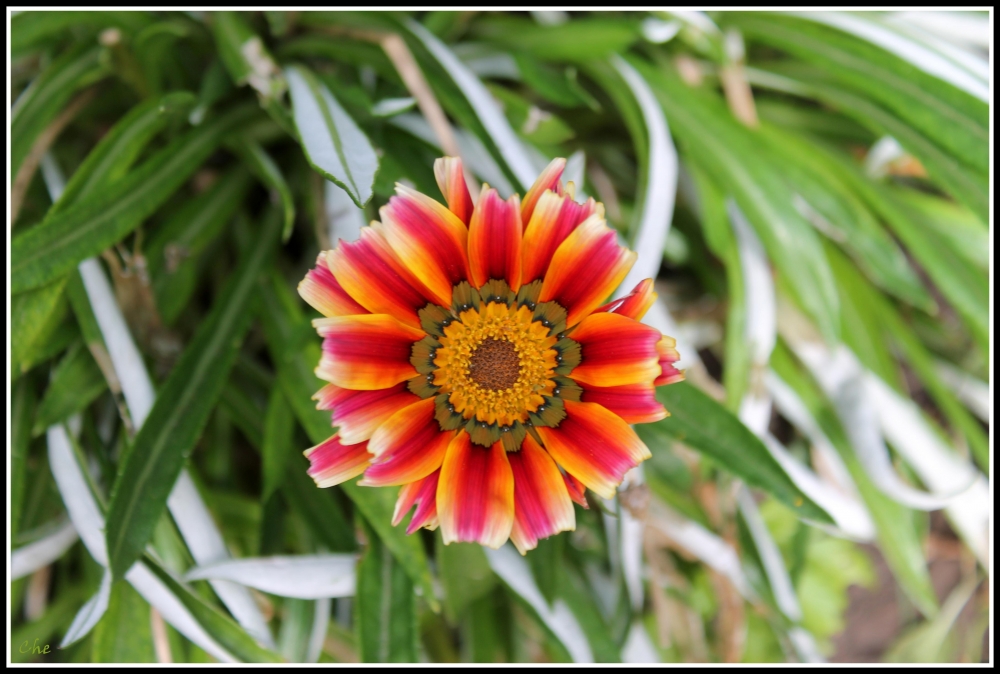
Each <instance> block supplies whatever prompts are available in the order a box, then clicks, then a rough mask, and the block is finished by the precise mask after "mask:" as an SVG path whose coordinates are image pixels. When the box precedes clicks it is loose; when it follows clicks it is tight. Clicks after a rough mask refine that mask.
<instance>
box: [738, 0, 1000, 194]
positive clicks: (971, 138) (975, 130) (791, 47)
mask: <svg viewBox="0 0 1000 674" xmlns="http://www.w3.org/2000/svg"><path fill="white" fill-rule="evenodd" d="M724 18H725V19H726V20H727V21H731V22H732V23H734V24H735V25H737V26H739V27H740V28H741V29H742V31H743V32H744V34H745V35H747V36H748V37H750V38H751V41H760V42H763V43H766V44H768V45H771V46H774V47H778V48H780V49H783V50H784V51H787V52H788V53H790V54H793V55H795V56H797V57H799V58H801V59H803V60H804V61H807V62H809V63H813V64H815V65H816V66H818V67H820V68H822V70H823V72H824V74H827V75H828V76H831V77H833V78H834V79H835V80H837V81H838V82H839V83H840V84H842V85H845V86H848V87H850V88H852V89H854V90H855V91H857V92H858V93H860V94H863V96H864V98H865V100H867V101H870V102H871V103H873V104H877V105H880V106H882V107H884V108H885V109H887V110H889V111H890V112H891V113H892V114H893V115H895V116H896V117H898V118H899V119H900V120H902V121H903V122H905V123H906V124H907V125H908V126H911V127H913V129H915V130H916V131H917V132H919V133H920V134H921V135H923V136H925V137H926V138H928V139H929V140H931V141H932V142H934V143H935V144H936V145H938V146H939V147H941V148H942V149H943V150H945V151H946V152H947V153H949V154H951V155H952V156H954V157H956V158H958V159H960V160H961V161H962V162H963V163H964V164H966V165H967V166H969V167H970V168H972V169H973V170H975V171H977V172H979V173H981V174H983V175H985V174H986V173H987V172H988V171H989V152H988V151H987V147H988V145H989V105H988V103H986V102H985V101H982V100H980V99H978V98H976V97H975V96H973V95H971V94H969V93H967V92H965V91H963V90H961V89H959V88H957V87H955V86H954V85H952V84H950V83H949V82H946V81H944V80H942V79H939V78H938V77H935V76H933V75H931V74H929V73H926V72H925V71H923V70H921V69H920V68H918V67H916V66H914V65H912V64H910V63H908V62H907V61H905V60H904V59H903V58H901V57H899V56H896V55H895V54H892V53H890V52H888V51H886V50H884V49H882V48H881V47H879V46H877V45H875V44H872V43H871V42H868V41H866V40H863V39H861V38H858V37H855V36H853V35H850V34H847V33H844V32H842V31H840V30H838V29H837V28H834V27H831V26H826V25H822V24H819V23H816V22H814V21H811V20H809V19H806V18H798V17H790V16H782V15H778V14H774V13H769V14H749V13H739V14H727V15H726V16H725V17H724ZM859 100H860V99H859ZM897 140H899V141H900V142H903V139H902V138H898V137H897Z"/></svg>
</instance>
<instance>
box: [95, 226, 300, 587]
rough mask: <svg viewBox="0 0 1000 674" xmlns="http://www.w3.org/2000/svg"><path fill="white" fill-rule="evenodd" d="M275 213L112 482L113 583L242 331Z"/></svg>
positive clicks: (177, 467) (172, 476) (156, 512)
mask: <svg viewBox="0 0 1000 674" xmlns="http://www.w3.org/2000/svg"><path fill="white" fill-rule="evenodd" d="M275 215H276V214H274V213H273V212H272V214H271V215H270V216H268V217H265V219H264V223H263V225H262V231H261V233H260V236H259V239H258V242H257V244H256V245H255V246H254V248H253V249H252V251H251V252H250V253H249V254H248V256H247V257H246V259H245V260H244V261H243V262H242V263H241V264H240V267H239V268H238V269H237V271H236V272H235V273H234V275H233V277H232V279H231V280H230V282H229V284H228V285H227V288H226V290H225V291H224V292H223V294H222V295H221V296H220V297H219V299H218V300H216V303H215V309H214V310H213V311H212V312H211V314H210V315H209V317H208V318H207V319H206V320H205V321H204V322H203V323H202V325H201V327H200V329H199V330H198V332H197V334H196V335H195V338H194V340H193V341H192V342H191V344H189V345H188V348H187V349H186V350H185V353H184V354H183V355H182V356H181V359H180V361H179V362H178V363H177V366H176V367H175V368H174V370H173V372H172V374H171V376H170V378H169V379H168V380H167V382H166V383H165V384H164V386H163V388H162V389H161V390H160V393H159V398H158V401H157V404H156V405H154V407H153V410H152V411H151V412H150V418H149V419H148V420H147V421H146V423H145V424H143V426H142V429H141V430H140V431H139V434H138V436H136V439H135V446H134V448H133V450H132V451H131V452H130V453H129V454H128V457H127V458H126V459H125V462H124V465H123V466H122V467H121V469H120V471H119V474H118V477H117V479H116V480H115V486H114V489H113V491H112V494H111V504H110V507H109V512H108V526H107V531H108V534H107V538H108V554H109V559H110V568H111V571H112V573H114V574H115V576H116V577H118V578H120V577H121V575H122V574H123V573H124V572H125V570H126V569H128V568H129V567H130V566H131V565H132V563H133V562H134V561H135V560H136V559H138V557H139V556H140V555H141V554H142V549H143V547H144V546H145V545H146V543H147V542H148V541H149V539H150V537H151V536H152V533H153V528H154V527H155V525H156V522H157V520H158V519H159V517H160V515H161V514H162V512H163V508H164V506H165V505H166V501H167V496H168V495H169V493H170V490H171V489H172V487H173V484H174V481H175V480H176V479H177V476H178V475H179V474H180V471H181V468H182V467H183V465H184V461H185V460H186V458H187V456H188V455H190V453H191V451H192V450H193V449H194V445H195V443H196V442H197V440H198V437H199V436H200V435H201V430H202V428H203V427H204V425H205V422H206V421H207V420H208V415H209V413H210V412H211V409H212V406H213V405H214V403H215V400H216V399H217V398H218V396H219V393H221V391H222V387H223V386H224V384H225V379H226V373H227V372H228V371H229V368H230V367H231V366H232V363H233V361H234V360H235V358H236V353H237V351H238V348H239V345H240V342H241V341H242V339H243V336H244V335H245V334H246V331H247V329H248V328H249V326H250V317H251V315H252V314H251V312H250V311H249V304H250V302H251V300H252V299H253V297H254V291H255V288H256V287H257V283H258V278H259V276H260V274H261V271H262V270H263V269H264V265H265V262H266V260H267V259H268V257H269V255H270V254H271V252H272V251H273V248H272V244H273V243H274V241H275V240H276V238H277V234H278V232H277V229H278V228H279V227H280V221H279V220H278V219H277V218H276V217H275Z"/></svg>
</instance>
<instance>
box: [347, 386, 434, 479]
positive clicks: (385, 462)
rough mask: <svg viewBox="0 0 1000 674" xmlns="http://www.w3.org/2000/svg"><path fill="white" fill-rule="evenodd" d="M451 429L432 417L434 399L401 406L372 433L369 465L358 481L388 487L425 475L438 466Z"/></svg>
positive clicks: (369, 443)
mask: <svg viewBox="0 0 1000 674" xmlns="http://www.w3.org/2000/svg"><path fill="white" fill-rule="evenodd" d="M453 435H454V433H453V432H450V431H442V430H441V428H440V426H439V425H438V422H437V420H436V419H435V418H434V399H433V398H427V399H426V400H418V401H417V402H415V403H413V404H412V405H410V406H409V407H404V408H403V409H401V410H399V411H398V412H396V413H395V414H393V415H392V416H391V417H389V419H387V420H386V422H385V423H384V424H382V425H381V426H379V428H378V429H377V430H376V431H375V433H374V434H373V435H372V437H371V440H369V441H368V451H369V452H371V453H372V455H373V456H374V458H373V459H372V465H371V467H369V468H368V470H367V471H365V477H364V479H363V480H362V481H361V482H360V484H362V485H364V486H366V487H389V486H393V485H399V484H406V483H407V482H413V481H415V480H419V479H421V478H424V477H427V476H428V475H430V474H431V473H433V472H434V471H435V470H437V469H438V468H440V467H441V462H442V461H444V454H445V451H446V450H447V449H448V443H449V442H450V441H451V438H452V436H453Z"/></svg>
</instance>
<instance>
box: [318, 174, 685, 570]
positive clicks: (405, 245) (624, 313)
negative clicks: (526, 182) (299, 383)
mask: <svg viewBox="0 0 1000 674" xmlns="http://www.w3.org/2000/svg"><path fill="white" fill-rule="evenodd" d="M565 163H566V162H565V160H564V159H556V160H554V161H553V162H552V163H551V164H549V166H548V167H547V168H546V169H545V171H544V172H543V173H542V174H541V176H539V178H538V180H537V181H536V182H535V184H534V185H533V186H532V187H531V189H530V190H529V191H528V193H527V194H526V195H525V197H524V200H523V201H522V200H520V199H519V198H518V196H517V195H514V196H512V197H511V198H509V199H507V200H503V199H501V198H500V197H499V196H498V195H497V192H496V190H494V189H490V188H489V186H484V189H483V192H482V194H481V196H480V197H479V200H478V202H477V203H475V204H473V202H472V199H471V198H470V196H469V190H468V187H467V185H466V183H465V179H464V178H463V174H462V165H461V162H460V160H458V159H453V158H447V157H446V158H444V159H439V160H438V161H437V162H436V163H435V165H434V174H435V176H436V178H437V181H438V185H439V186H440V188H441V192H442V193H443V194H444V197H445V201H446V202H447V204H448V206H447V207H445V206H443V205H441V204H440V203H438V202H437V201H435V200H433V199H431V198H430V197H427V196H425V195H423V194H420V193H419V192H416V191H414V190H411V189H408V188H406V187H403V186H401V185H397V187H396V191H397V196H394V197H393V198H391V199H390V200H389V203H388V204H387V205H386V206H384V207H383V208H382V209H381V211H380V215H381V218H382V221H381V222H380V223H379V222H373V223H372V224H371V225H370V226H368V227H365V228H364V229H363V230H362V233H361V237H360V239H359V240H358V241H356V242H353V243H348V242H344V241H341V242H340V243H339V245H338V246H337V248H336V249H335V250H331V251H325V252H323V253H320V255H319V259H318V260H317V263H316V267H315V268H314V269H313V270H311V271H310V272H309V273H308V274H307V275H306V277H305V279H304V280H303V281H302V283H301V284H300V285H299V293H300V294H301V295H302V297H303V298H304V299H305V300H306V301H307V302H308V303H309V304H311V305H312V306H313V307H314V308H316V309H317V310H318V311H319V312H320V313H322V314H323V315H324V316H325V318H319V319H316V320H315V321H313V324H314V325H315V327H316V328H317V330H318V331H319V334H320V335H321V336H322V337H323V357H322V360H321V361H320V363H319V367H318V368H317V369H316V374H317V376H319V377H320V378H321V379H323V380H325V381H327V382H329V383H328V384H327V385H326V386H324V387H323V388H322V389H321V390H320V391H319V392H318V393H317V394H316V396H315V397H314V398H315V399H316V400H317V401H318V405H317V407H318V408H319V409H322V410H330V411H332V417H333V425H334V426H335V427H337V434H336V435H334V436H333V437H331V438H330V439H329V440H327V441H326V442H323V443H322V444H319V445H317V446H315V447H313V448H311V449H309V450H307V451H306V452H305V454H306V456H307V457H308V458H309V461H310V463H311V466H310V469H309V474H310V475H311V476H312V477H313V479H314V480H315V481H316V483H317V484H318V485H319V486H320V487H328V486H331V485H335V484H339V483H341V482H344V481H346V480H350V479H352V478H354V477H356V476H358V475H360V474H362V473H363V474H364V477H363V479H362V480H361V482H360V483H359V484H362V485H367V486H373V487H388V486H401V487H402V488H401V489H400V492H399V499H398V501H397V503H396V511H395V514H394V516H393V524H399V522H400V521H402V519H403V517H404V516H405V515H406V514H407V513H408V512H409V511H410V510H411V509H413V508H414V506H415V510H414V513H413V516H412V518H411V519H410V523H409V526H408V527H407V533H412V532H414V531H416V530H417V529H419V528H420V527H427V528H430V529H433V528H435V527H437V526H438V525H439V524H440V526H441V532H442V535H443V538H444V542H445V543H451V542H453V541H476V542H479V543H481V544H482V545H486V546H489V547H492V548H497V547H500V546H501V545H502V544H503V543H504V542H505V541H506V540H507V539H508V537H509V538H510V539H511V540H512V541H513V543H514V545H515V546H517V548H518V550H520V551H521V553H522V554H523V553H524V552H525V551H527V550H530V549H532V548H534V547H535V546H536V545H537V544H538V540H539V539H542V538H546V537H548V536H551V535H552V534H555V533H557V532H560V531H566V530H571V529H574V528H575V526H576V520H575V515H574V511H573V502H574V501H575V502H576V503H578V504H580V505H581V506H583V507H585V508H586V507H587V501H586V499H585V498H584V490H585V489H591V490H593V491H594V492H596V493H597V494H598V495H600V496H602V497H605V498H610V497H611V496H613V495H614V493H615V489H616V487H617V486H618V485H619V484H620V483H621V480H622V477H623V476H624V475H625V473H626V471H628V470H629V469H630V468H632V467H634V466H636V465H637V464H638V463H640V462H641V461H643V460H645V459H647V458H649V456H650V453H649V450H648V449H647V448H646V446H645V445H644V444H643V443H642V441H641V440H640V439H639V437H638V436H637V435H636V434H635V432H634V431H633V430H632V428H631V427H630V426H629V424H636V423H648V422H651V421H657V420H659V419H662V418H663V417H665V416H666V415H667V411H666V410H665V409H664V408H663V406H662V405H660V404H659V403H658V402H657V401H656V398H655V396H654V390H655V387H656V386H659V385H662V384H668V383H672V382H675V381H679V380H680V379H682V378H683V374H682V373H681V372H679V371H678V370H677V369H676V368H675V367H674V362H675V361H676V360H677V359H678V354H677V351H676V350H675V343H674V340H673V339H672V338H670V337H666V336H664V335H661V334H660V333H659V331H657V330H655V329H654V328H651V327H649V326H647V325H644V324H642V323H640V322H639V319H640V318H641V317H642V315H643V314H644V313H645V312H646V310H647V309H648V308H649V307H650V305H651V304H652V303H653V301H654V300H655V298H656V294H655V293H654V292H653V282H652V280H651V279H647V280H645V281H643V282H642V283H640V284H639V285H638V286H636V288H635V289H634V290H633V291H632V292H631V293H630V294H628V295H627V296H625V297H623V298H621V299H619V300H617V301H614V302H611V303H610V304H602V303H603V302H604V301H605V299H606V298H607V297H608V296H609V295H611V293H612V292H613V291H614V290H615V288H616V287H617V286H618V284H619V283H621V281H622V279H623V278H625V275H626V274H627V273H628V271H629V269H630V267H631V266H632V264H633V262H634V261H635V257H636V256H635V253H633V252H631V251H629V250H627V249H625V248H623V247H621V246H619V245H618V243H617V239H616V236H615V232H614V231H613V230H612V229H610V228H609V227H608V226H607V224H606V222H605V220H604V207H603V206H602V205H601V204H599V203H596V202H595V201H594V200H593V199H588V200H587V202H586V203H582V204H581V203H577V202H576V201H574V199H573V196H574V195H573V187H572V183H570V184H569V185H568V186H567V187H565V188H564V187H563V185H562V182H561V181H560V177H561V175H562V171H563V168H564V167H565Z"/></svg>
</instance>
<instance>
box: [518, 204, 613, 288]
mask: <svg viewBox="0 0 1000 674" xmlns="http://www.w3.org/2000/svg"><path fill="white" fill-rule="evenodd" d="M594 213H599V214H600V215H603V211H602V210H601V209H600V208H599V207H598V205H597V202H595V201H594V200H593V199H588V200H587V203H585V204H578V203H576V202H575V201H573V199H572V198H571V197H570V196H569V195H568V194H567V195H562V194H556V193H555V192H545V193H544V194H542V195H541V198H539V200H538V204H537V205H536V206H535V209H534V212H533V214H532V216H531V220H528V221H526V222H527V227H526V229H525V230H524V244H523V245H522V249H523V251H524V253H523V257H524V268H523V270H522V273H521V278H522V280H523V281H524V282H525V283H530V282H531V281H534V280H536V279H540V278H543V277H544V276H545V272H546V271H547V270H548V268H549V262H551V261H552V256H553V255H554V254H555V252H556V249H557V248H559V244H561V243H562V242H563V241H565V240H566V237H567V236H569V235H570V233H571V232H572V231H573V230H574V229H576V228H577V227H578V226H579V225H580V223H582V222H583V221H584V220H586V219H587V218H589V217H590V216H591V215H593V214H594Z"/></svg>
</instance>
